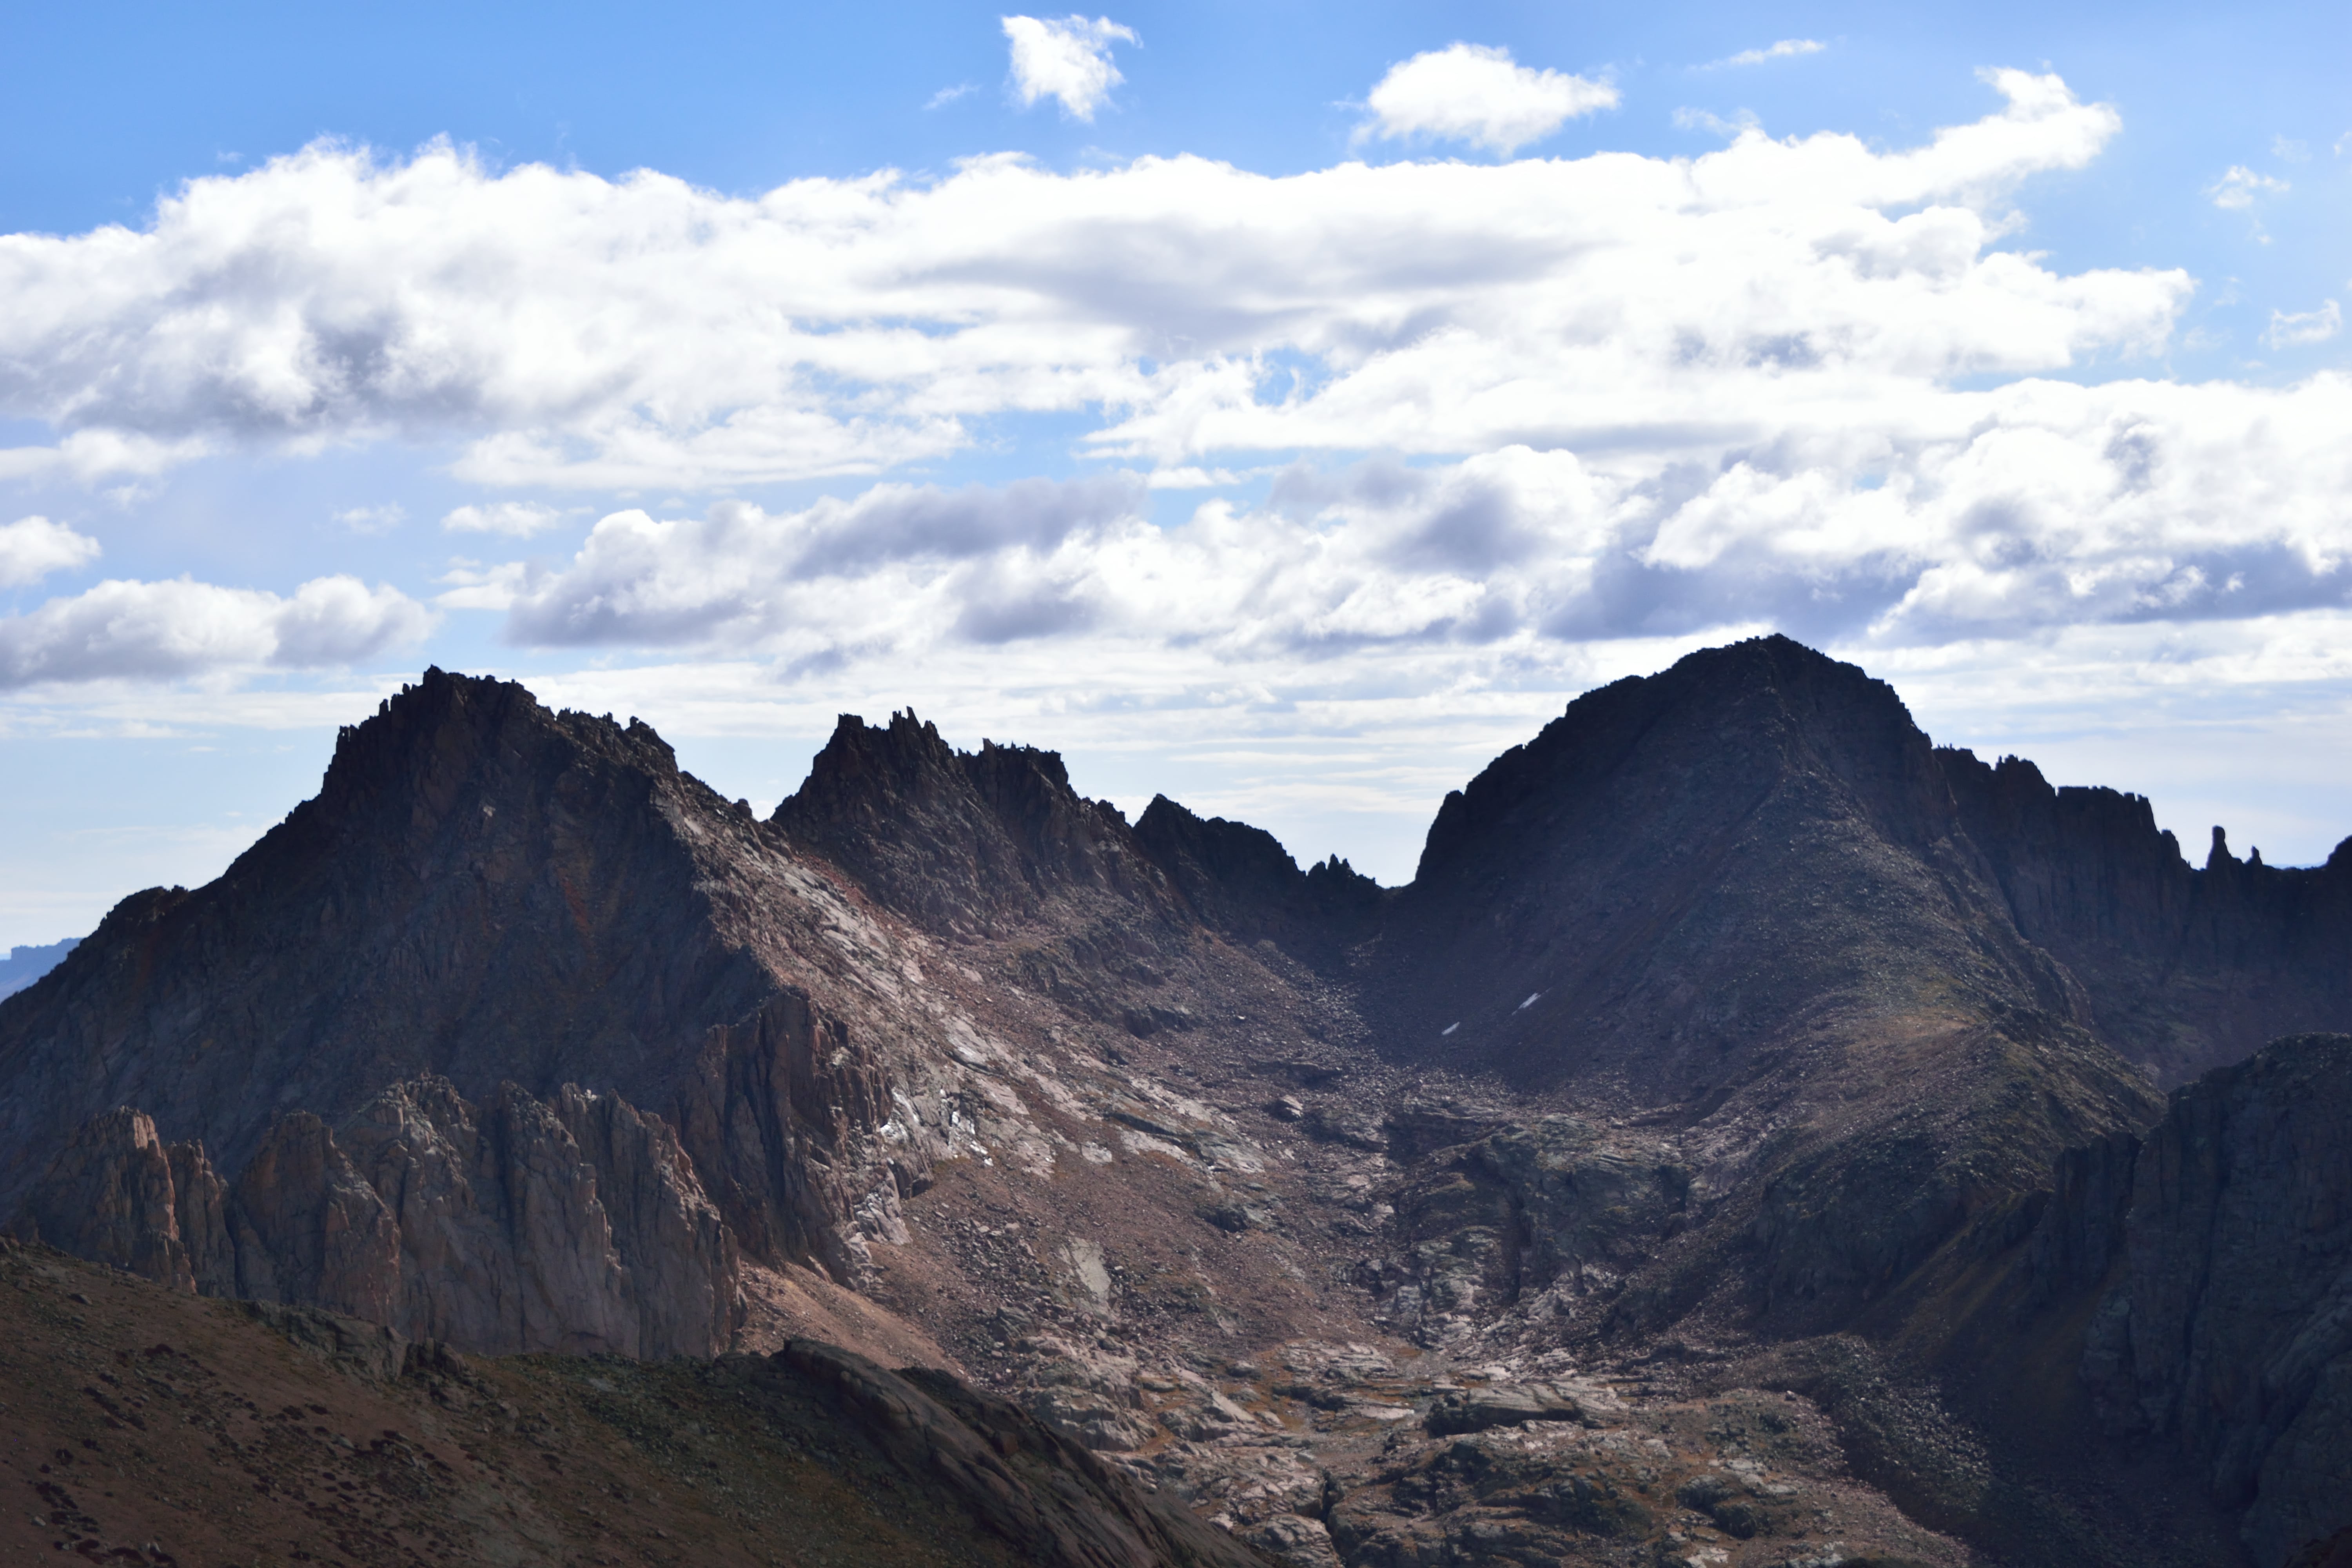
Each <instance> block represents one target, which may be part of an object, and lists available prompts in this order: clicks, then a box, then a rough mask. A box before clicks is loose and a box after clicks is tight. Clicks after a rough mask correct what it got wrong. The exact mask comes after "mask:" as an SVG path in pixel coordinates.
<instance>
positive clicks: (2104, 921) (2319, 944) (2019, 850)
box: [1936, 750, 2352, 1084]
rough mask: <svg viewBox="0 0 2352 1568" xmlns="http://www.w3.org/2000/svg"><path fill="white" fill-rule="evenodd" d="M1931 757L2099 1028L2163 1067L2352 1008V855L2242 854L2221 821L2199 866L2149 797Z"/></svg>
mask: <svg viewBox="0 0 2352 1568" xmlns="http://www.w3.org/2000/svg"><path fill="white" fill-rule="evenodd" d="M1936 760H1937V764H1938V765H1939V766H1940V767H1941V769H1942V770H1943V773H1944V777H1945V780H1946V782H1947V783H1948V785H1949V787H1950V789H1951V792H1952V797H1953V800H1954V802H1955V804H1956V805H1958V810H1959V820H1960V825H1961V828H1962V830H1963V832H1964V833H1965V835H1966V837H1967V838H1968V841H1969V844H1970V845H1971V846H1973V847H1975V848H1976V849H1977V850H1978V851H1979V852H1980V853H1981V854H1982V856H1983V857H1984V860H1985V862H1986V865H1987V867H1988V868H1989V869H1990V872H1991V874H1992V876H1993V878H1994V879H1995V880H1996V882H1997V883H1998V884H1999V886H2000V890H2001V895H2002V898H2003V900H2004V901H2005V902H2006V903H2007V904H2008V907H2009V910H2010V913H2011V917H2012V918H2013V919H2014V921H2016V924H2017V928H2018V930H2019V931H2020V932H2021V933H2022V934H2023V935H2024V936H2025V938H2026V939H2027V940H2028V941H2030V942H2033V943H2034V944H2035V945H2037V946H2039V947H2041V948H2042V949H2043V950H2045V951H2047V952H2049V953H2050V954H2051V955H2052V956H2053V957H2054V958H2056V959H2057V960H2058V962H2059V963H2063V965H2065V967H2066V970H2067V972H2068V973H2071V974H2072V975H2074V978H2075V979H2076V980H2078V981H2079V982H2080V983H2081V984H2082V985H2083V987H2084V994H2085V995H2086V996H2087V998H2088V1002H2089V1007H2090V1014H2091V1017H2092V1020H2093V1022H2094V1025H2095V1027H2096V1028H2097V1029H2098V1031H2099V1033H2100V1034H2101V1035H2102V1036H2103V1037H2105V1038H2106V1039H2108V1040H2110V1041H2112V1042H2113V1043H2114V1044H2115V1045H2116V1047H2118V1048H2120V1049H2121V1050H2123V1051H2124V1052H2125V1054H2126V1055H2127V1056H2129V1057H2130V1058H2132V1059H2133V1060H2134V1061H2136V1062H2138V1063H2140V1064H2141V1065H2142V1066H2143V1067H2145V1068H2147V1069H2148V1070H2149V1071H2150V1072H2152V1073H2153V1074H2154V1075H2155V1076H2156V1078H2157V1079H2158V1082H2161V1083H2167V1084H2170V1083H2179V1082H2181V1081H2183V1080H2185V1079H2191V1078H2194V1077H2196V1076H2197V1075H2198V1074H2199V1073H2201V1072H2203V1071H2205V1070H2206V1069H2207V1068H2211V1067H2214V1066H2217V1065H2219V1064H2220V1063H2222V1062H2229V1061H2236V1060H2238V1059H2240V1058H2242V1057H2244V1056H2245V1055H2246V1054H2247V1053H2248V1052H2250V1051H2252V1050H2253V1049H2254V1048H2255V1047H2258V1046H2260V1045H2261V1044H2262V1043H2263V1041H2264V1040H2267V1039H2271V1038H2273V1037H2277V1036H2280V1035H2284V1034H2291V1033H2296V1032H2300V1031H2303V1030H2307V1029H2312V1028H2318V1027H2323V1026H2331V1025H2336V1024H2341V1023H2344V1022H2347V1021H2352V964H2347V963H2346V962H2345V959H2344V955H2345V954H2346V953H2347V952H2352V857H2346V856H2344V855H2343V854H2342V853H2341V852H2340V851H2339V853H2338V854H2337V855H2336V856H2335V857H2331V858H2330V859H2329V861H2328V863H2327V864H2326V866H2323V867H2315V868H2282V867H2272V866H2264V865H2263V864H2262V862H2261V860H2260V858H2259V857H2250V858H2248V859H2247V860H2245V861H2243V862H2241V861H2240V860H2239V859H2238V858H2237V857H2236V856H2234V855H2232V854H2231V852H2230V841H2229V835H2228V834H2227V833H2226V832H2225V831H2224V830H2223V829H2221V828H2220V827H2218V826H2217V827H2215V828H2214V829H2213V837H2212V843H2211V847H2210V849H2209V850H2208V852H2207V855H2206V859H2205V864H2204V866H2203V867H2202V868H2192V867H2191V866H2190V865H2189V861H2188V859H2187V858H2185V857H2184V856H2183V855H2182V854H2181V852H2180V844H2179V840H2178V839H2176V838H2175V837H2173V836H2172V835H2171V834H2170V833H2168V832H2167V831H2165V830H2164V829H2162V828H2159V827H2158V826H2157V824H2156V812H2155V808H2154V807H2153V806H2152V805H2150V804H2149V802H2148V801H2147V798H2146V797H2145V796H2142V795H2126V794H2124V793H2122V792H2120V791H2116V790H2112V789H2102V788H2084V787H2079V786H2076V785H2071V784H2070V785H2066V786H2064V787H2063V788H2053V786H2052V785H2051V784H2050V783H2049V782H2048V781H2047V780H2046V779H2044V778H2043V777H2042V773H2041V770H2039V769H2038V768H2036V767H2035V766H2034V765H2033V764H2032V763H2029V762H2026V761H2023V760H2022V759H2021V758H2017V757H2003V758H2001V759H2000V762H1999V763H1997V764H1995V765H1992V766H1990V767H1989V766H1987V765H1986V764H1985V763H1983V762H1981V761H1979V759H1978V758H1977V757H1976V756H1975V755H1974V754H1972V753H1971V752H1965V751H1958V750H1941V751H1938V752H1937V753H1936Z"/></svg>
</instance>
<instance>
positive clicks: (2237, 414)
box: [485, 375, 2352, 668]
mask: <svg viewBox="0 0 2352 1568" xmlns="http://www.w3.org/2000/svg"><path fill="white" fill-rule="evenodd" d="M1967 402H1968V408H1969V417H1967V418H1966V419H1964V420H1961V421H1959V422H1958V423H1956V424H1955V426H1953V427H1951V428H1950V429H1948V430H1945V431H1942V432H1938V433H1935V434H1931V435H1911V436H1905V437H1901V438H1891V437H1888V436H1887V435H1886V434H1885V432H1884V431H1864V430H1840V431H1832V432H1822V433H1816V434H1814V435H1811V436H1808V437H1803V438H1801V439H1798V438H1791V439H1784V440H1780V441H1776V442H1772V443H1769V444H1766V445H1762V446H1759V447H1747V448H1741V449H1738V450H1735V451H1731V452H1727V453H1724V454H1721V455H1720V456H1718V457H1717V458H1716V459H1714V460H1713V461H1711V462H1709V463H1706V464H1696V463H1694V464H1689V465H1684V466H1681V467H1678V468H1674V469H1669V470H1667V471H1665V472H1663V473H1661V472H1657V471H1654V470H1649V469H1644V468H1639V467H1637V466H1629V465H1624V464H1621V463H1616V462H1612V461H1611V460H1610V459H1609V458H1608V457H1607V456H1606V455H1605V454H1595V455H1591V456H1579V455H1577V454H1575V453H1572V452H1569V451H1564V450H1559V449H1552V450H1544V451H1538V450H1536V449H1533V448H1531V447H1524V446H1512V447H1504V448H1501V449H1499V450H1496V451H1494V452H1490V453H1486V454H1482V455H1479V456H1477V457H1474V458H1467V459H1465V460H1462V461H1460V462H1454V463H1441V464H1434V465H1412V464H1407V463H1403V462H1400V461H1398V460H1396V459H1393V458H1383V459H1379V460H1372V461H1365V462H1360V463H1356V464H1352V465H1349V466H1345V467H1342V468H1335V469H1326V468H1318V467H1316V466H1312V465H1304V464H1302V465H1297V466H1294V467H1293V468H1290V469H1288V470H1286V471H1285V472H1283V473H1282V474H1280V475H1278V476H1277V477H1276V480H1275V482H1274V484H1273V485H1272V487H1271V489H1270V491H1269V493H1268V495H1267V499H1266V500H1265V503H1264V504H1263V506H1261V507H1259V508H1257V509H1255V510H1242V509H1237V508H1235V507H1234V505H1233V504H1232V503H1230V502H1228V501H1225V500H1212V501H1210V502H1208V503H1206V504H1204V505H1202V507H1200V508H1198V509H1197V510H1195V512H1194V513H1193V515H1192V518H1191V519H1190V520H1189V521H1185V522H1182V523H1181V524H1179V525H1176V526H1171V527H1160V526H1154V525H1153V524H1152V523H1151V522H1150V521H1146V520H1145V518H1144V517H1143V515H1142V512H1141V508H1140V505H1139V492H1138V491H1137V489H1135V488H1134V486H1133V484H1132V481H1129V480H1123V479H1121V480H1113V479H1105V480H1102V481H1098V482H1097V483H1094V484H1091V485H1089V484H1064V485H1048V484H1046V483H1045V482H1044V481H1030V482H1027V483H1025V484H1024V485H1020V486H1013V487H1007V488H1005V489H965V490H957V491H947V490H937V489H914V488H910V487H906V486H896V485H884V486H878V487H876V488H874V489H870V490H868V491H866V493H865V494H864V495H862V496H859V497H857V498H856V499H855V500H846V501H827V502H824V503H821V504H820V505H818V506H816V507H813V508H810V509H808V510H804V511H801V512H794V513H791V514H775V515H772V514H769V513H766V512H763V511H761V510H759V509H758V508H756V507H751V506H749V505H747V504H744V503H740V502H725V503H721V504H719V505H718V506H715V507H713V508H712V509H710V510H709V513H708V514H707V515H706V516H704V517H701V518H698V519H688V520H672V521H656V519H654V518H653V517H651V516H650V515H648V514H646V513H645V512H643V511H630V512H622V513H616V514H614V515H613V516H611V517H607V518H605V519H604V521H601V522H599V523H598V524H597V525H596V528H595V530H594V531H593V532H592V533H591V535H590V537H589V540H588V542H587V543H586V545H585V546H584V547H583V549H582V550H581V552H579V553H578V555H577V556H576V557H575V558H574V559H573V561H572V563H570V564H568V565H567V566H565V567H564V568H562V570H560V571H558V572H555V573H553V574H548V575H546V576H545V577H543V578H541V579H540V580H539V581H537V582H536V583H533V584H529V585H528V586H526V587H524V588H523V589H522V591H520V593H519V594H517V595H516V596H515V597H513V598H512V599H511V601H510V604H511V607H510V609H509V622H508V632H509V637H511V638H512V639H513V640H515V641H518V642H523V643H530V644H539V645H549V644H557V645H571V646H614V647H703V648H714V649H719V648H723V649H726V650H730V651H731V652H736V653H755V654H760V655H764V656H767V657H770V658H775V659H777V660H779V661H782V662H784V663H787V664H790V663H794V662H806V661H811V660H820V661H823V660H831V661H839V660H842V659H855V658H866V657H895V658H898V659H900V660H901V661H919V660H920V659H922V658H926V657H928V656H929V655H931V654H933V653H934V652H936V651H937V650H938V649H939V648H940V647H942V646H944V645H949V644H953V643H957V642H963V643H988V644H998V643H1003V642H1007V641H1013V640H1017V639H1021V638H1026V637H1041V636H1046V635H1052V636H1055V637H1059V638H1062V639H1063V647H1064V651H1063V654H1062V655H1061V657H1063V658H1065V659H1066V660H1069V661H1070V662H1071V663H1072V664H1073V665H1075V666H1076V667H1080V668H1094V667H1096V666H1097V665H1099V666H1100V667H1102V668H1118V667H1120V666H1122V665H1132V664H1133V663H1135V662H1136V661H1137V660H1138V659H1139V658H1142V657H1143V650H1157V651H1158V652H1159V653H1160V654H1163V655H1171V656H1172V655H1174V654H1176V653H1178V652H1179V651H1181V653H1182V654H1183V656H1184V657H1185V658H1188V659H1192V660H1194V661H1199V660H1202V659H1206V660H1209V661H1211V662H1213V663H1224V664H1227V665H1230V666H1234V667H1236V668H1240V667H1248V666H1251V665H1252V664H1253V663H1254V662H1264V661H1276V662H1277V663H1279V662H1282V661H1291V662H1296V661H1297V660H1300V659H1307V660H1310V661H1312V660H1322V659H1327V658H1333V657H1336V656H1339V655H1343V654H1357V653H1362V652H1365V651H1367V650H1371V651H1375V652H1377V651H1379V650H1383V649H1385V650H1390V651H1391V652H1394V651H1397V650H1420V651H1421V657H1424V658H1434V657H1436V654H1437V652H1438V651H1443V650H1450V653H1449V654H1448V657H1454V658H1460V657H1465V656H1466V657H1470V658H1492V657H1496V650H1506V649H1516V650H1518V654H1519V655H1520V656H1522V657H1527V658H1535V657H1538V654H1537V650H1538V649H1539V648H1540V647H1544V646H1547V645H1553V646H1557V645H1559V644H1561V643H1564V642H1566V643H1572V642H1580V641H1589V640H1591V639H1596V638H1600V639H1609V638H1629V637H1657V636H1662V635H1663V636H1685V635H1696V634H1698V633H1702V632H1705V631H1707V630H1709V629H1711V628H1721V627H1724V626H1736V625H1740V624H1743V623H1747V622H1752V621H1756V620H1762V621H1764V622H1767V623H1769V624H1773V625H1778V626H1782V627H1784V628H1786V629H1789V630H1790V631H1793V632H1796V633H1798V634H1800V635H1803V636H1807V637H1811V638H1813V639H1814V640H1816V641H1819V642H1825V643H1827V642H1833V643H1838V644H1841V645H1843V646H1848V647H1853V646H1856V645H1867V646H1874V647H1887V648H1897V647H1909V646H1916V645H1931V644H1939V643H1944V642H1949V641H1952V640H1955V639H1968V638H1985V637H1993V638H2000V637H2021V636H2036V635H2042V634H2043V633H2046V632H2048V631H2051V630H2053V629H2055V628H2063V627H2067V626H2085V625H2127V624H2133V623H2137V622H2143V621H2153V620H2164V621H2176V622H2178V621H2194V620H2200V619H2210V618H2215V617H2243V616H2274V615H2282V614H2294V613H2299V612H2305V611H2311V610H2316V609H2324V608H2326V607H2330V606H2334V605H2340V604H2341V603H2342V602H2343V599H2344V596H2345V594H2346V592H2347V589H2352V450H2347V448H2346V447H2345V445H2344V443H2343V442H2342V441H2341V440H2340V438H2339V436H2340V432H2341V430H2342V429H2344V428H2345V427H2346V421H2347V419H2352V380H2347V378H2344V377H2340V376H2333V375H2327V376H2321V377H2317V378H2315V379H2314V380H2312V381H2310V382H2308V383H2305V384H2303V385H2301V386H2298V387H2294V388H2289V389H2283V390H2282V389H2257V388H2246V387H2234V386H2221V387H2214V386H2208V387H2181V386H2177V385H2173V384H2167V383H2162V382H2149V381H2131V382H2119V383H2115V384H2107V385H2103V386H2095V387H2085V386H2081V385H2076V384H2071V383H2063V382H2055V381H2033V380H2029V381H2023V382H2020V383H2017V384H2013V385H2011V386H2008V387H2003V388H2000V389H1998V390H1996V391H1992V392H1987V393H1982V394H1976V395H1970V396H1969V398H1968V400H1967ZM516 570H517V571H518V572H519V571H520V568H517V569H516ZM485 580H487V579H485ZM518 581H519V579H518ZM1114 647H1126V648H1128V649H1130V650H1135V651H1134V652H1133V653H1131V654H1129V655H1122V654H1119V653H1118V652H1116V651H1112V650H1113V649H1114ZM1076 650H1083V651H1076Z"/></svg>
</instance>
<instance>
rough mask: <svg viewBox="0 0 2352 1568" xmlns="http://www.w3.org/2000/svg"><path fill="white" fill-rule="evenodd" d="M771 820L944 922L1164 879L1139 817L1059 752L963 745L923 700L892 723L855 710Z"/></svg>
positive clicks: (871, 888) (916, 912) (927, 917)
mask: <svg viewBox="0 0 2352 1568" xmlns="http://www.w3.org/2000/svg"><path fill="white" fill-rule="evenodd" d="M772 820H773V821H774V822H775V823H776V824H777V826H781V827H782V828H783V830H784V831H785V833H786V834H788V835H789V836H790V837H792V839H793V841H794V842H795V843H798V844H802V845H805V846H807V847H811V848H813V849H815V850H816V851H817V852H819V853H820V854H823V855H824V856H825V857H826V858H829V859H831V860H832V861H833V862H834V863H835V865H836V866H838V867H840V868H841V869H842V870H844V871H845V872H847V873H848V874H849V875H850V877H852V878H853V879H856V882H857V883H858V884H859V886H861V887H863V888H864V889H866V891H867V892H868V893H869V894H871V895H872V896H874V897H875V898H877V899H878V900H881V901H882V902H883V903H885V904H887V905H888V906H890V907H892V908H894V909H897V910H901V911H902V912H905V913H908V914H910V915H913V916H914V917H916V918H917V919H919V920H920V921H923V922H924V923H925V924H926V925H929V926H930V927H932V928H933V929H934V930H940V931H960V932H976V931H989V930H993V929H996V928H997V927H999V926H1001V925H1003V923H1005V922H1006V921H1020V920H1023V919H1025V918H1028V917H1029V916H1031V915H1033V914H1034V913H1035V912H1036V910H1038V908H1039V907H1040V906H1041V904H1042V903H1044V902H1045V901H1046V900H1052V899H1054V898H1055V897H1057V896H1063V895H1066V894H1070V893H1073V892H1083V891H1087V890H1094V891H1099V892H1106V893H1112V894H1143V895H1146V896H1150V897H1155V898H1156V897H1158V896H1159V895H1160V879H1159V878H1158V876H1157V875H1156V872H1155V870H1154V868H1152V867H1151V865H1150V862H1149V861H1148V860H1146V859H1145V858H1143V857H1142V855H1141V854H1140V853H1139V852H1138V850H1137V848H1136V846H1135V842H1134V836H1133V834H1132V833H1131V832H1130V831H1129V828H1128V826H1127V823H1126V820H1125V819H1124V818H1123V817H1122V816H1120V815H1119V813H1118V809H1117V808H1116V807H1114V806H1112V805H1110V804H1109V803H1108V801H1093V800H1087V799H1086V798H1085V797H1084V796H1082V795H1079V794H1078V793H1077V792H1076V790H1074V789H1072V788H1071V787H1070V774H1069V770H1068V768H1067V767H1066V766H1065V765H1064V764H1063V762H1062V759H1061V756H1060V754H1059V753H1058V752H1045V751H1039V750H1037V749H1036V748H1034V747H1032V746H1004V745H999V744H997V743H996V742H992V741H988V742H982V744H981V748H980V750H979V751H977V752H959V751H956V750H955V749H954V748H953V747H951V746H950V745H949V744H948V743H947V742H945V741H944V740H942V739H941V738H940V732H939V729H938V727H937V726H935V725H932V724H928V723H925V722H923V721H920V720H919V719H917V718H916V717H915V714H914V712H913V710H907V711H905V712H901V713H893V714H892V715H891V716H890V721H889V723H888V724H887V725H885V726H875V725H870V724H868V723H866V721H864V720H863V719H861V718H859V717H857V716H856V714H854V713H845V714H843V715H842V716H841V720H840V722H839V723H838V724H836V725H835V729H834V732H833V738H832V739H831V740H829V741H827V742H825V745H824V750H823V751H821V752H818V753H817V755H816V760H815V762H814V763H813V764H812V765H811V766H810V768H809V776H808V778H807V779H806V781H805V782H803V784H802V785H801V787H800V788H799V789H798V790H797V791H795V792H794V793H793V795H791V796H790V797H788V798H787V799H786V800H785V801H784V802H783V803H782V805H779V806H777V807H776V811H775V816H774V817H773V819H772Z"/></svg>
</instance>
